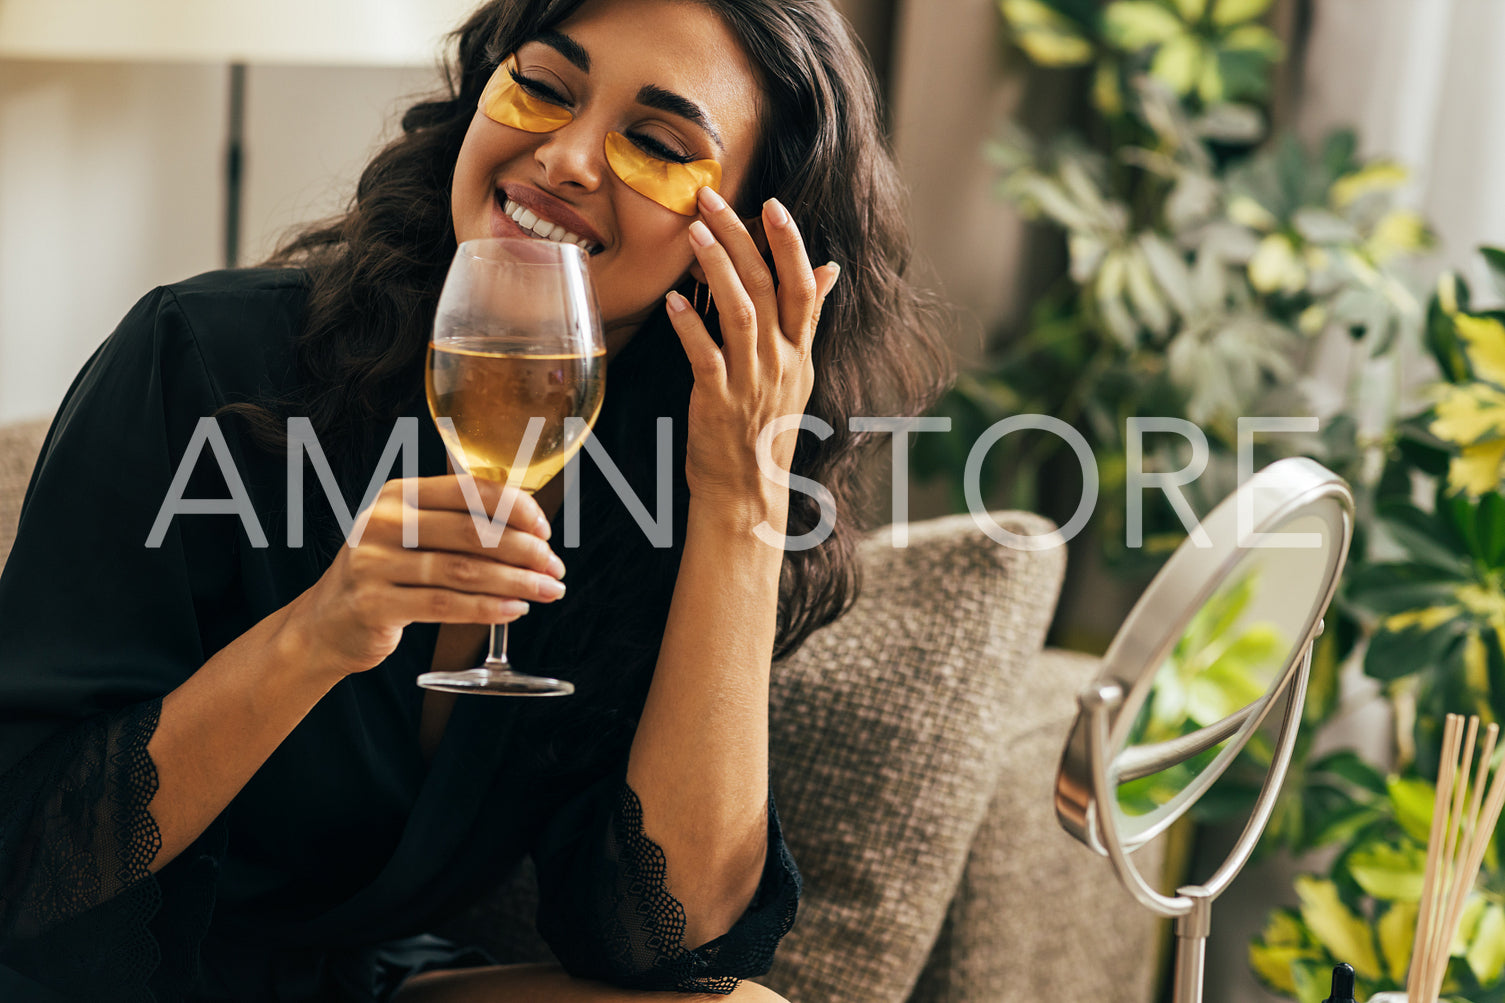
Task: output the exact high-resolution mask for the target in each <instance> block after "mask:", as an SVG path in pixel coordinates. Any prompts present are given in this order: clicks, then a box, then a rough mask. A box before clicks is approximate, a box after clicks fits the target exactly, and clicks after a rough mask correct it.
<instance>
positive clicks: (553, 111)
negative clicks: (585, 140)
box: [479, 56, 721, 216]
mask: <svg viewBox="0 0 1505 1003" xmlns="http://www.w3.org/2000/svg"><path fill="white" fill-rule="evenodd" d="M516 69H517V57H516V56H508V57H507V58H506V59H504V60H502V64H501V65H500V66H498V67H497V68H496V72H495V73H493V74H492V75H491V80H490V81H489V82H488V83H487V84H486V89H485V90H484V91H482V92H481V100H480V102H479V108H480V110H481V114H483V115H485V116H486V117H487V118H489V119H491V120H492V121H493V122H498V123H500V124H502V125H508V126H511V127H512V128H514V129H521V130H522V131H523V132H554V131H555V130H557V129H562V128H564V127H565V126H566V125H569V124H570V123H571V122H573V121H574V120H575V116H574V115H573V114H571V113H570V111H569V110H568V109H567V108H561V107H559V106H558V105H556V104H550V103H549V102H547V101H545V100H543V99H542V98H539V97H536V96H534V95H532V94H529V93H528V92H527V90H525V89H524V88H523V86H522V85H521V84H519V83H518V82H517V81H516V80H515V79H513V76H512V74H513V72H515V71H516ZM606 162H607V164H608V165H610V166H611V170H612V173H614V174H615V175H616V176H617V177H619V178H621V179H622V183H623V184H625V185H626V186H627V187H628V188H631V189H632V190H633V191H635V192H637V193H638V194H639V195H643V196H646V197H647V198H650V199H652V200H653V201H655V202H657V203H658V204H659V205H661V206H663V207H664V208H665V209H668V210H670V211H671V212H676V213H679V214H680V215H681V216H693V215H695V211H696V210H695V196H696V193H698V192H699V191H700V189H701V188H702V187H709V188H711V189H712V190H715V189H717V188H718V187H719V186H720V184H721V165H720V164H718V163H717V162H716V161H714V160H692V161H691V162H690V163H688V164H679V163H675V162H674V161H672V160H661V159H659V158H658V157H655V156H654V155H653V154H651V153H649V152H647V151H646V150H644V149H642V148H641V147H640V146H638V145H637V144H636V143H634V142H633V141H632V140H630V139H628V138H627V137H626V136H624V135H622V134H621V133H620V132H609V133H607V134H606Z"/></svg>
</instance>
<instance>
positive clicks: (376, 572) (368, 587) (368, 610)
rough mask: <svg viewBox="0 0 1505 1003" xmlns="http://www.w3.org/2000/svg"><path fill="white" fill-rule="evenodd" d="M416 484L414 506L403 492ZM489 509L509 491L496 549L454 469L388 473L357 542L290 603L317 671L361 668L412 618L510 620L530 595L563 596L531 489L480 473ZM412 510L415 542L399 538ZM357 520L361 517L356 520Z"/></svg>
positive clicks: (386, 651)
mask: <svg viewBox="0 0 1505 1003" xmlns="http://www.w3.org/2000/svg"><path fill="white" fill-rule="evenodd" d="M405 484H416V490H417V505H416V506H415V509H416V511H414V512H411V514H410V510H409V508H408V506H407V504H406V502H405V501H404V498H403V487H404V485H405ZM475 485H476V488H477V489H478V491H479V493H480V497H481V499H482V501H483V502H484V504H485V506H486V509H487V513H488V515H487V516H483V517H482V518H483V519H484V518H487V517H489V514H490V513H492V512H495V511H496V510H497V504H498V502H499V501H501V500H503V499H504V498H505V496H506V495H508V494H511V496H512V497H511V499H510V500H511V502H512V510H511V513H510V514H509V516H508V518H507V525H506V527H505V528H504V529H503V531H502V536H501V540H500V541H499V542H498V543H497V546H496V547H495V548H487V547H485V546H483V545H482V543H481V540H480V536H479V534H478V532H477V530H476V525H475V522H474V520H473V519H472V518H471V515H470V510H469V508H468V507H467V506H466V502H465V496H464V492H463V491H462V489H461V486H460V481H459V479H458V478H456V477H454V476H453V475H447V476H442V477H423V478H418V479H416V481H415V482H405V481H402V480H392V481H388V482H387V483H386V484H384V485H383V486H382V489H381V491H380V493H379V494H378V495H377V497H376V500H375V501H374V502H373V503H372V504H371V506H370V507H369V508H368V509H367V510H366V511H365V512H363V513H362V516H361V518H366V517H367V514H368V513H369V519H368V520H367V522H366V525H365V529H364V531H363V532H362V534H361V537H360V542H359V543H357V544H356V545H355V546H350V545H348V544H347V545H346V546H342V547H341V548H340V553H339V555H338V556H336V557H335V559H334V562H333V563H332V564H330V566H329V569H328V570H327V571H325V572H324V574H323V575H322V576H321V577H320V578H319V580H318V581H317V582H316V583H315V584H314V585H313V587H312V588H310V589H309V590H308V591H307V592H304V593H303V595H301V596H299V597H298V598H297V599H296V600H294V602H293V603H292V605H291V606H290V608H289V612H290V614H291V625H292V627H293V629H295V630H297V631H299V634H298V635H297V636H299V637H301V638H303V639H305V641H304V643H303V644H302V645H301V646H300V648H299V650H303V651H307V652H309V654H310V665H311V666H313V667H314V668H315V669H316V670H319V671H323V670H326V669H327V670H329V671H332V672H333V673H334V674H336V676H343V675H348V674H350V673H352V672H363V671H365V670H366V669H369V668H372V667H373V666H375V665H377V664H378V663H380V662H381V661H382V659H384V658H386V657H387V656H388V655H390V654H391V653H392V652H393V651H394V650H395V649H396V648H397V644H398V642H399V641H400V640H401V639H402V631H403V628H404V627H406V626H407V625H408V624H410V623H487V624H489V623H511V622H512V621H513V620H516V619H517V618H518V617H520V616H522V615H523V614H524V613H526V612H527V611H528V603H530V602H553V601H554V600H555V599H558V598H559V597H560V596H562V595H563V594H564V586H563V585H562V584H561V583H560V581H559V579H561V578H563V577H564V564H563V562H561V561H560V560H559V558H558V557H557V556H556V555H555V554H554V552H553V551H552V550H550V549H549V545H548V543H546V542H545V541H546V540H547V539H548V536H549V523H548V520H547V519H545V518H544V514H543V510H542V509H540V508H539V507H538V503H537V502H536V501H534V500H533V499H532V498H531V497H530V496H528V495H527V494H524V493H522V492H520V491H513V490H511V489H509V488H506V487H504V486H503V485H501V484H499V483H496V482H492V481H483V480H479V479H478V480H476V482H475ZM405 515H407V516H408V517H409V518H414V517H416V519H417V522H418V546H417V547H404V546H403V544H402V530H403V518H404V516H405ZM356 525H358V526H359V525H360V521H359V520H357V523H356Z"/></svg>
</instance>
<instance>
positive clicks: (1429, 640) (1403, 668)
mask: <svg viewBox="0 0 1505 1003" xmlns="http://www.w3.org/2000/svg"><path fill="white" fill-rule="evenodd" d="M1467 632H1468V621H1466V620H1464V619H1462V618H1461V617H1460V618H1456V619H1453V620H1450V621H1448V622H1446V623H1443V624H1441V625H1440V626H1437V627H1434V628H1433V629H1431V630H1422V629H1419V628H1413V629H1410V630H1402V631H1384V632H1382V633H1379V634H1376V635H1375V637H1374V639H1373V640H1372V641H1371V642H1370V645H1369V648H1368V650H1366V651H1365V652H1364V673H1365V674H1366V675H1368V676H1370V677H1371V678H1374V679H1383V680H1392V679H1400V678H1401V677H1403V676H1409V675H1414V674H1416V673H1418V672H1427V671H1431V670H1434V669H1436V670H1442V669H1445V668H1446V667H1447V666H1444V664H1443V663H1445V662H1446V663H1449V664H1450V665H1451V664H1452V663H1453V662H1454V661H1455V659H1457V657H1458V655H1459V653H1460V651H1461V650H1462V642H1463V638H1464V636H1465V635H1466V634H1467Z"/></svg>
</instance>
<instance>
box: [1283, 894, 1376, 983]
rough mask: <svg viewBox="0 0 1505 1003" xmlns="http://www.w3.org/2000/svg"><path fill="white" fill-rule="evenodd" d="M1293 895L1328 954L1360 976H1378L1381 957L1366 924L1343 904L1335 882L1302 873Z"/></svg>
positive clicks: (1303, 918)
mask: <svg viewBox="0 0 1505 1003" xmlns="http://www.w3.org/2000/svg"><path fill="white" fill-rule="evenodd" d="M1296 895H1297V897H1298V898H1300V899H1301V918H1302V920H1304V921H1305V922H1306V925H1307V926H1308V927H1309V928H1310V929H1311V931H1312V933H1314V934H1315V935H1316V936H1317V939H1318V940H1319V941H1321V942H1322V945H1323V946H1324V947H1326V948H1327V949H1328V951H1329V953H1331V954H1332V956H1333V957H1335V958H1342V959H1344V960H1345V961H1347V962H1348V963H1349V964H1350V965H1352V966H1353V970H1354V972H1355V974H1357V975H1358V976H1360V977H1361V978H1365V979H1376V978H1379V976H1380V959H1379V955H1378V954H1377V953H1376V951H1375V949H1374V937H1373V935H1372V934H1371V933H1370V930H1369V924H1368V923H1366V922H1364V920H1362V919H1360V918H1359V917H1358V916H1355V915H1354V913H1353V911H1352V910H1350V909H1349V908H1348V906H1346V905H1344V904H1343V900H1342V899H1341V898H1339V897H1338V887H1337V885H1335V884H1333V883H1332V882H1331V881H1326V880H1322V879H1318V878H1312V877H1308V876H1306V875H1302V876H1300V877H1298V878H1297V879H1296Z"/></svg>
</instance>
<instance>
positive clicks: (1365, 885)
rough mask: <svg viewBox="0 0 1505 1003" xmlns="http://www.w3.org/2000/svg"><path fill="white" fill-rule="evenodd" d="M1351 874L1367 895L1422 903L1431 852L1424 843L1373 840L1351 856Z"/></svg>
mask: <svg viewBox="0 0 1505 1003" xmlns="http://www.w3.org/2000/svg"><path fill="white" fill-rule="evenodd" d="M1347 860H1348V873H1349V874H1351V875H1353V879H1354V880H1355V881H1357V882H1358V883H1359V887H1360V888H1362V889H1364V892H1365V894H1367V895H1369V896H1371V897H1373V898H1377V899H1385V900H1386V901H1389V902H1419V901H1420V900H1421V882H1422V876H1423V874H1424V873H1425V872H1426V867H1427V854H1426V851H1425V850H1423V849H1422V848H1421V847H1420V846H1416V845H1414V844H1413V845H1411V846H1405V847H1397V846H1388V845H1386V844H1384V843H1372V844H1370V845H1368V846H1363V847H1360V848H1359V849H1357V850H1354V851H1353V852H1352V853H1350V854H1349V855H1348V858H1347Z"/></svg>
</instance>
